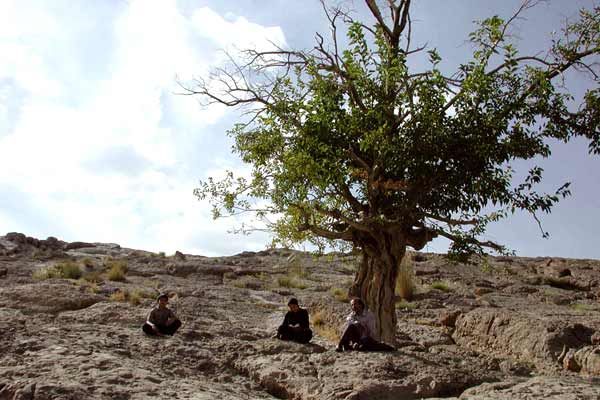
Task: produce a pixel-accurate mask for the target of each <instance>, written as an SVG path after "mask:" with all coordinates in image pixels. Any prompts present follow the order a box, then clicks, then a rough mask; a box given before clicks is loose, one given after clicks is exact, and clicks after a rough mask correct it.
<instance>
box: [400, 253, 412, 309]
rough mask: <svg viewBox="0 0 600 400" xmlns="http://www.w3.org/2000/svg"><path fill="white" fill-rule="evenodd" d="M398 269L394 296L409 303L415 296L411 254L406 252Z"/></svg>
mask: <svg viewBox="0 0 600 400" xmlns="http://www.w3.org/2000/svg"><path fill="white" fill-rule="evenodd" d="M399 268H400V270H399V271H398V278H397V280H396V294H397V295H398V296H400V297H401V298H402V299H404V300H406V301H410V300H412V298H413V296H414V294H415V283H414V281H415V270H414V261H413V254H412V252H408V251H407V252H406V254H405V255H404V257H403V258H402V261H401V263H400V267H399Z"/></svg>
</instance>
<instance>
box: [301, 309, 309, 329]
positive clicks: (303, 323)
mask: <svg viewBox="0 0 600 400" xmlns="http://www.w3.org/2000/svg"><path fill="white" fill-rule="evenodd" d="M301 312H302V314H301V315H300V328H302V329H308V326H309V322H308V311H306V310H302V311H301Z"/></svg>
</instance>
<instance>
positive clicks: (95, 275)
mask: <svg viewBox="0 0 600 400" xmlns="http://www.w3.org/2000/svg"><path fill="white" fill-rule="evenodd" d="M83 279H85V280H86V281H88V282H94V283H100V282H102V281H103V280H104V279H102V273H101V272H100V271H91V272H86V273H84V274H83Z"/></svg>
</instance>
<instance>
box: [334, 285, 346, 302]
mask: <svg viewBox="0 0 600 400" xmlns="http://www.w3.org/2000/svg"><path fill="white" fill-rule="evenodd" d="M331 294H332V295H333V297H334V298H335V299H336V300H337V301H340V302H342V303H349V302H350V298H349V297H348V290H344V289H342V288H332V289H331Z"/></svg>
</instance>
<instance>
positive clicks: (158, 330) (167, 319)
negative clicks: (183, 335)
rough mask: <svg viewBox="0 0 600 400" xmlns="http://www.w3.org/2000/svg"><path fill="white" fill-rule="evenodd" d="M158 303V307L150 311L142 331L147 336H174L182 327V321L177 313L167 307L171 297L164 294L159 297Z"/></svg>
mask: <svg viewBox="0 0 600 400" xmlns="http://www.w3.org/2000/svg"><path fill="white" fill-rule="evenodd" d="M156 302H157V303H158V306H157V307H154V309H153V310H152V311H150V314H148V318H147V320H146V323H145V324H144V326H143V327H142V330H143V331H144V332H145V333H146V334H148V335H152V336H164V335H173V334H174V333H175V332H177V329H179V327H180V326H181V321H180V320H179V318H177V316H175V313H174V312H173V311H172V310H171V309H170V308H168V307H167V304H169V296H168V295H167V294H166V293H162V294H161V295H159V296H158V298H157V299H156Z"/></svg>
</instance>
